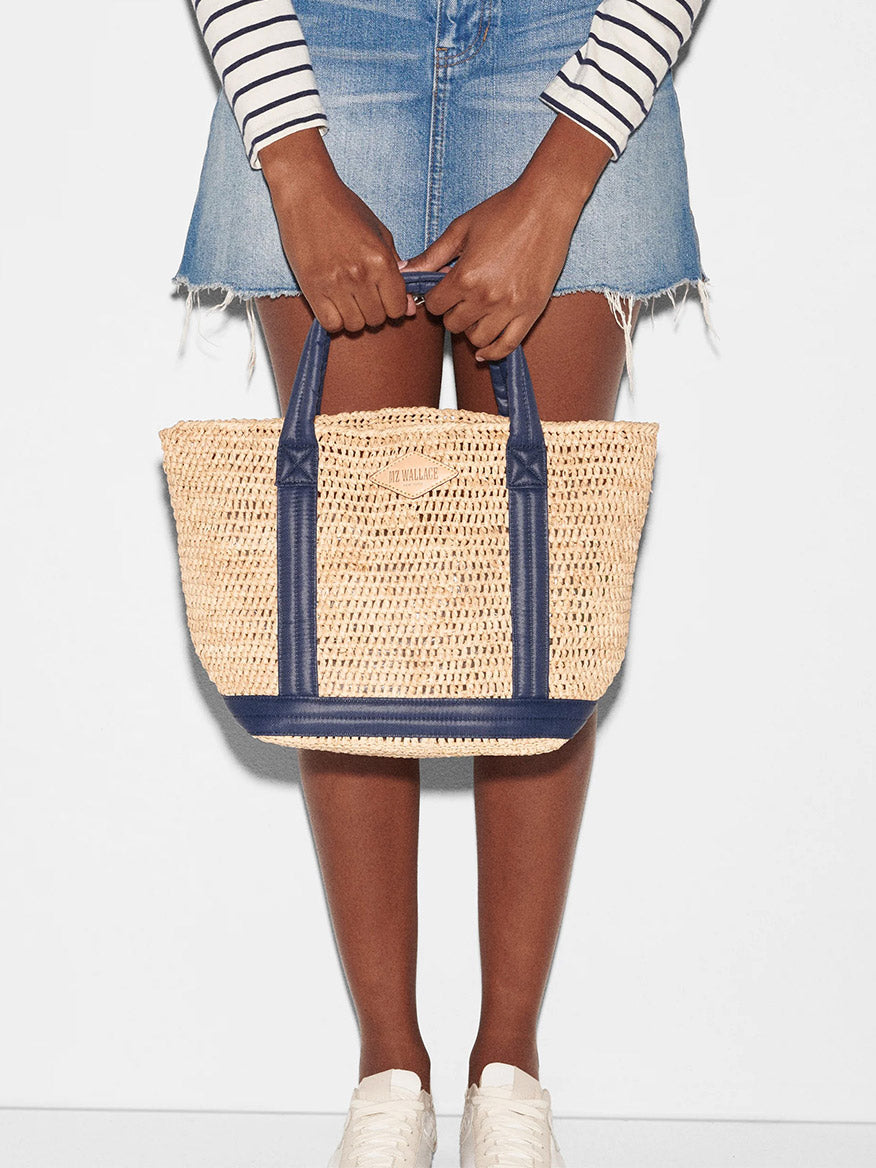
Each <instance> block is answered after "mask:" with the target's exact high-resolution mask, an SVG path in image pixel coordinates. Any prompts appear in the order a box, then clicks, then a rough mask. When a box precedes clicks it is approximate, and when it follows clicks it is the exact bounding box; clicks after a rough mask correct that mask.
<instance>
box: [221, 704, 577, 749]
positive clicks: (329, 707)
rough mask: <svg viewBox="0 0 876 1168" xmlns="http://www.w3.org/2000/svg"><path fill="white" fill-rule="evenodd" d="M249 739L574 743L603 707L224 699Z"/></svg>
mask: <svg viewBox="0 0 876 1168" xmlns="http://www.w3.org/2000/svg"><path fill="white" fill-rule="evenodd" d="M223 697H224V700H225V702H226V704H227V706H228V708H229V709H230V710H231V713H232V714H233V715H234V717H235V718H236V719H237V721H238V722H240V724H241V725H242V726H244V727H245V729H246V730H248V731H249V733H250V734H263V735H272V736H273V735H277V736H283V735H290V734H292V735H308V736H315V737H320V738H322V737H327V738H333V737H357V738H361V737H367V738H399V737H400V738H566V739H568V738H571V737H572V735H573V734H576V733H577V732H578V730H580V729H581V727H582V726H583V725H584V723H585V722H586V721H587V719H588V718H589V717H590V715H591V714H592V713H593V710H594V709H595V708H596V702H595V701H594V702H588V701H578V700H576V699H573V698H542V699H533V698H385V697H347V698H339V697H285V696H284V697H275V696H272V695H252V694H240V695H237V694H231V695H227V694H226V695H223Z"/></svg>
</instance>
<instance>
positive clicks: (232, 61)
mask: <svg viewBox="0 0 876 1168" xmlns="http://www.w3.org/2000/svg"><path fill="white" fill-rule="evenodd" d="M192 3H193V5H194V10H195V15H196V17H197V21H198V25H199V27H200V29H201V33H202V35H203V37H204V41H205V43H206V45H207V48H208V49H209V51H210V56H211V58H212V60H213V64H214V66H215V68H216V72H217V74H218V76H219V80H220V82H221V84H222V87H223V89H224V91H225V93H226V95H227V97H228V102H229V104H230V106H231V109H232V112H233V113H234V117H235V119H236V121H237V124H238V126H239V127H240V132H241V134H242V135H243V141H244V146H245V148H246V153H247V157H248V158H249V163H250V166H251V167H252V168H253V169H254V170H260V169H261V163H260V162H259V155H258V152H259V150H261V149H262V148H263V147H265V146H267V145H268V144H269V143H271V142H276V141H277V140H278V139H280V138H283V137H285V136H286V135H287V134H291V133H294V132H295V131H296V130H302V129H306V128H308V127H318V128H319V130H320V133H322V134H326V133H327V132H328V129H329V125H328V119H327V117H326V113H325V109H324V108H323V104H322V100H321V98H320V94H319V89H318V88H317V84H316V78H315V76H314V72H313V63H312V61H311V57H310V51H309V49H308V46H307V41H306V40H305V38H304V36H303V34H302V30H301V25H300V23H299V20H298V16H297V14H296V12H295V8H294V6H293V3H292V0H192ZM702 5H703V0H648V2H647V3H645V2H644V0H602V3H600V4H599V6H598V7H597V9H596V11H595V12H594V14H593V20H592V23H591V26H590V31H589V35H588V37H587V40H586V42H585V43H584V44H583V45H582V47H581V48H580V49H577V50H576V51H575V53H574V54H573V55H572V56H571V57H570V58H569V59H568V60H567V61H566V62H564V63H563V65H562V66H561V68H560V69H559V71H558V72H557V73H556V75H555V76H554V77H553V78H552V79H551V80H550V82H549V83H548V84H547V86H546V87H545V88H544V89H543V90H542V91H541V93H539V94H537V95H534V96H537V97H538V98H539V99H540V100H541V101H543V102H544V103H545V104H546V105H548V106H549V107H550V108H551V109H553V110H555V111H556V112H557V113H561V114H565V115H566V116H567V117H569V118H572V119H573V120H574V121H576V122H577V123H578V124H579V125H582V126H584V127H585V128H586V129H587V130H589V131H590V132H591V133H593V134H595V135H596V136H597V137H598V138H601V139H602V141H603V142H605V143H606V144H607V145H608V147H609V149H610V150H611V153H612V161H615V160H617V159H618V158H619V157H620V155H621V154H622V153H623V151H624V149H625V147H626V144H627V141H628V139H629V136H630V134H632V132H633V131H634V130H635V129H636V128H637V127H638V126H639V125H641V123H642V122H643V121H644V120H645V117H646V116H647V113H648V110H649V109H650V108H651V105H652V103H653V100H654V94H655V92H656V90H657V87H658V86H659V85H660V82H661V81H662V80H663V78H664V77H665V76H666V73H667V72H668V71H669V70H670V69H671V68H672V66H673V65H674V63H675V61H676V59H677V57H678V53H679V51H680V49H681V47H682V45H684V44H685V42H686V41H687V40H688V38H689V37H690V35H691V32H692V30H693V24H694V21H695V20H696V17H697V15H698V14H699V12H700V9H701V8H702Z"/></svg>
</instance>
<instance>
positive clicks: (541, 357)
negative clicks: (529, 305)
mask: <svg viewBox="0 0 876 1168" xmlns="http://www.w3.org/2000/svg"><path fill="white" fill-rule="evenodd" d="M638 309H639V305H638V304H636V305H635V306H634V309H633V327H635V321H636V318H637V316H638ZM452 348H453V371H454V379H455V381H456V396H457V403H458V406H459V408H460V409H463V410H482V411H486V412H491V413H495V412H496V399H495V397H494V395H493V388H492V382H491V381H490V371H489V368H488V367H487V366H486V365H481V364H480V363H478V362H476V361H475V359H474V354H475V348H476V346H474V345H473V344H472V343H471V341H469V339H468V337H467V336H466V335H465V333H455V334H453V338H452ZM523 352H524V355H525V357H526V363H527V365H528V367H529V372H530V374H531V376H532V385H533V389H534V390H535V400H536V404H537V405H538V412H539V416H540V418H541V419H542V421H545V422H572V421H587V420H589V419H604V420H611V419H612V418H613V417H614V412H615V406H616V404H617V392H618V387H619V385H620V379H621V374H622V373H623V367H624V356H625V345H624V333H623V329H622V328H621V327H620V325H619V324H618V323H617V320H616V319H615V317H614V314H613V313H612V311H611V307H610V306H609V303H608V300H607V299H606V298H605V296H603V295H602V293H601V292H570V293H568V294H566V295H562V296H559V295H558V296H552V297H551V299H550V300H549V301H548V303H547V305H546V307H545V310H544V312H543V313H542V314H541V316H540V317H539V318H538V320H537V321H536V322H535V324H534V325H533V326H532V328H531V329H530V330H529V332H528V333H527V335H526V336H525V337H524V339H523Z"/></svg>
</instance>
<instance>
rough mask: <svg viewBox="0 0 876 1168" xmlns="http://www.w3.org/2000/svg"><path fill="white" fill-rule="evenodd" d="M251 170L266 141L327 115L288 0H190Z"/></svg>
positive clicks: (321, 124) (322, 127)
mask: <svg viewBox="0 0 876 1168" xmlns="http://www.w3.org/2000/svg"><path fill="white" fill-rule="evenodd" d="M192 5H193V7H194V10H195V16H196V18H197V21H198V26H199V28H200V30H201V35H202V36H203V38H204V41H205V43H206V45H207V48H208V50H209V52H210V56H211V58H212V59H213V65H214V67H215V69H216V72H217V74H218V76H219V81H220V82H221V84H222V88H223V89H224V91H225V94H226V96H227V98H228V103H229V105H230V106H231V110H232V112H233V114H234V117H235V119H236V121H237V124H238V126H239V127H240V132H241V134H242V135H243V143H244V146H245V148H246V154H247V158H248V159H249V164H250V166H251V167H252V168H253V170H261V168H262V166H261V163H260V162H259V156H258V152H259V150H261V149H262V148H263V147H264V146H267V145H268V144H269V143H271V142H276V141H277V140H278V139H279V138H284V137H285V136H286V135H287V134H292V133H294V132H295V131H296V130H304V129H307V128H309V127H312V126H316V127H318V128H319V131H320V133H321V134H322V135H323V136H325V134H326V133H328V120H327V118H326V116H325V110H324V109H323V105H322V99H321V98H320V96H319V90H318V89H317V86H316V78H315V77H314V74H313V64H312V62H311V59H310V50H309V49H308V47H307V41H306V40H305V39H304V36H303V34H302V31H301V23H300V21H299V19H298V16H297V14H296V12H295V9H294V7H293V5H292V0H192Z"/></svg>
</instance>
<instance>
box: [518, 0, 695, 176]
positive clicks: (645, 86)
mask: <svg viewBox="0 0 876 1168" xmlns="http://www.w3.org/2000/svg"><path fill="white" fill-rule="evenodd" d="M702 6H703V0H648V3H647V4H646V3H643V2H642V0H602V3H601V4H600V5H599V7H598V8H597V9H596V11H595V12H594V14H593V21H592V23H591V25H590V34H589V36H588V39H587V41H586V42H585V44H584V45H583V46H582V47H581V48H580V49H577V50H576V51H575V53H574V54H573V55H572V56H571V57H570V58H569V59H568V61H566V62H565V64H564V65H563V66H562V68H561V69H560V70H559V72H558V73H557V74H556V76H554V77H553V78H552V80H551V81H550V83H549V84H548V85H547V86H546V87H545V88H544V89H543V90H542V91H541V93H540V94H539V95H538V96H539V99H540V100H541V101H543V102H544V103H545V104H546V105H548V106H550V107H551V109H554V110H556V111H557V112H558V113H562V114H565V115H566V116H567V117H570V118H572V119H573V121H576V122H578V123H579V124H580V125H582V126H585V127H586V128H587V129H588V130H590V131H591V133H593V134H596V136H597V137H598V138H601V139H602V141H603V142H605V143H606V145H607V146H608V147H609V149H610V150H611V152H612V161H613V162H616V161H617V159H618V158H619V157H620V155H621V154H622V153H623V152H624V149H625V148H626V145H627V140H628V139H629V136H630V134H632V132H633V130H635V129H636V128H637V127H638V126H640V125H641V123H642V122H643V121H644V120H645V118H646V116H647V114H648V111H649V110H650V108H651V106H652V104H653V101H654V94H655V93H656V91H657V88H658V86H659V85H660V82H661V81H662V80H663V78H664V77H665V76H666V74H667V73H668V72H669V70H670V69H671V68H672V66H673V65H674V64H675V62H676V60H677V58H678V54H679V52H680V51H681V47H682V45H684V44H685V43H686V41H688V40H689V38H690V36H691V33H692V31H693V24H694V21H695V20H696V18H697V16H698V15H699V12H700V9H701V8H702Z"/></svg>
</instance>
